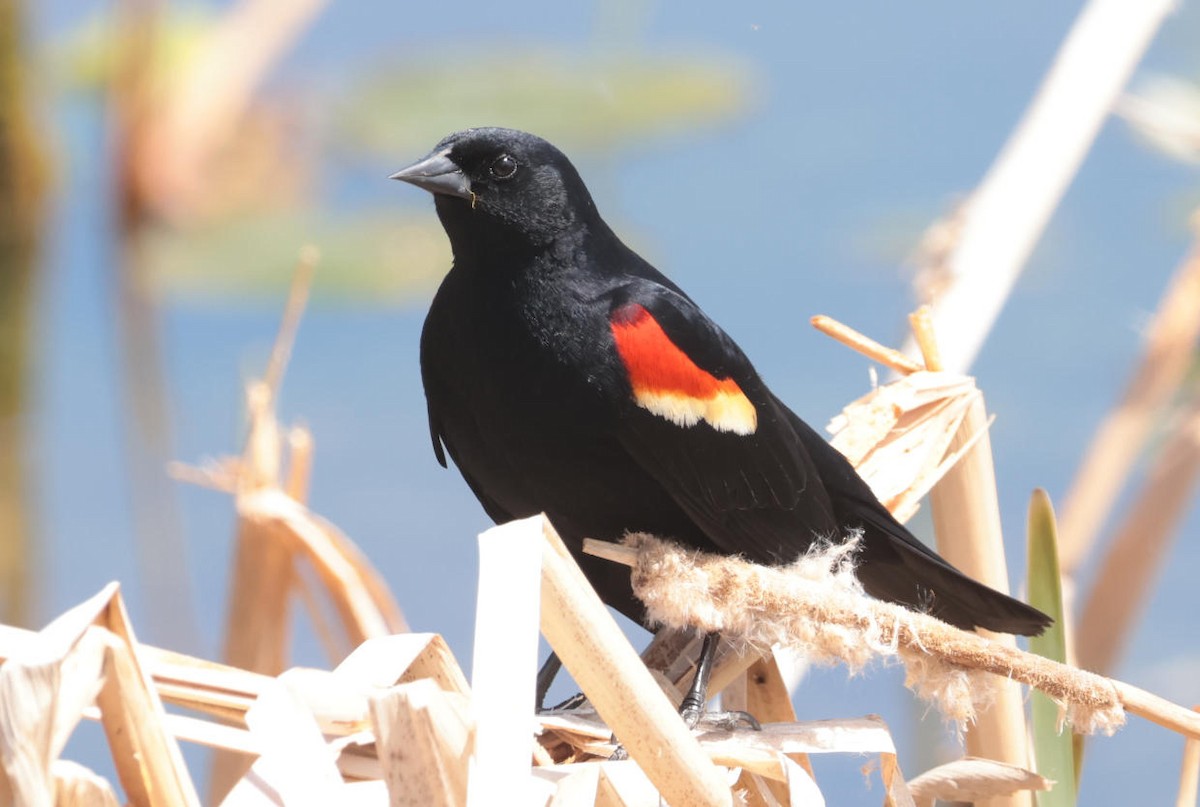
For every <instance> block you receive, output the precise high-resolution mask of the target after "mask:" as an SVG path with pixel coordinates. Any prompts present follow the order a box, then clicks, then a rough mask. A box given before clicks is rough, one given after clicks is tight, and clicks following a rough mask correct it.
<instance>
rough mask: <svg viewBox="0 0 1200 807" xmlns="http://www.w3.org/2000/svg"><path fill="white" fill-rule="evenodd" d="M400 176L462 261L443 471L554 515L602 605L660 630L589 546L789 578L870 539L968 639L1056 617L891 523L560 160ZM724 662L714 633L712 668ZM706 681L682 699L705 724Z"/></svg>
mask: <svg viewBox="0 0 1200 807" xmlns="http://www.w3.org/2000/svg"><path fill="white" fill-rule="evenodd" d="M392 178H393V179H400V180H404V181H405V182H409V183H411V184H413V185H416V186H417V187H420V188H424V189H425V190H427V191H430V192H431V193H433V195H434V200H435V205H436V208H437V214H438V217H439V218H440V219H441V222H442V226H443V227H444V228H445V230H446V235H447V236H448V237H449V239H450V246H451V248H452V250H453V253H454V265H453V267H452V268H451V270H450V272H449V274H447V275H446V277H445V279H444V280H443V281H442V284H441V287H440V288H439V289H438V292H437V295H436V296H435V297H434V300H433V304H432V305H431V307H430V309H429V315H428V317H427V318H426V320H425V327H424V331H423V333H422V335H421V376H422V379H423V381H424V384H425V396H426V400H427V403H428V409H429V428H430V434H431V436H432V438H433V450H434V453H435V454H436V455H437V459H438V461H439V462H440V463H441V464H442V465H443V466H445V465H446V453H447V452H448V453H449V454H450V457H451V458H452V459H453V460H454V463H455V465H457V466H458V468H459V470H460V471H461V472H462V475H463V478H464V479H465V480H466V482H467V484H468V485H469V486H470V487H471V490H472V491H473V492H474V493H475V496H476V497H477V498H478V499H479V501H480V503H481V504H482V505H483V508H484V509H485V510H486V511H487V514H488V515H489V516H490V517H491V518H492V519H494V520H495V521H496V522H504V521H509V520H511V519H514V518H521V517H524V516H530V515H534V514H536V513H539V512H543V511H544V512H545V513H546V514H547V515H548V516H549V518H550V520H551V522H552V523H553V524H554V526H555V527H556V528H557V529H558V531H559V533H560V534H561V535H562V538H563V540H564V542H565V543H566V544H567V546H568V547H569V548H570V550H571V553H572V555H573V556H574V557H575V559H576V560H577V561H578V562H579V564H580V566H582V567H583V571H584V573H585V574H586V575H587V577H588V580H589V581H590V582H591V583H592V585H593V586H594V587H595V588H596V590H597V592H598V593H599V594H600V597H601V598H602V599H603V600H604V601H605V602H606V603H608V604H609V605H611V606H613V607H615V608H616V609H617V610H619V611H621V612H622V613H624V614H625V615H626V616H629V617H630V618H632V619H634V620H637V621H644V619H643V618H644V614H643V609H642V606H641V604H640V603H639V602H638V601H637V600H636V599H635V598H634V596H633V594H632V591H631V589H630V582H629V572H628V570H626V569H624V568H621V567H619V566H616V565H614V564H611V563H609V562H607V561H603V560H599V559H597V558H594V557H591V556H588V555H584V554H583V552H582V542H583V539H584V538H585V537H587V538H599V539H605V540H618V539H620V538H621V537H622V536H623V535H624V534H625V533H627V532H631V531H644V532H649V533H654V534H656V535H661V536H664V537H669V538H673V539H675V540H677V541H680V542H682V543H684V544H687V545H688V546H692V547H695V548H696V549H701V550H704V551H707V552H714V553H722V554H738V555H742V556H744V557H745V558H747V559H749V560H751V561H754V562H757V563H763V564H783V563H789V562H791V561H793V560H794V559H796V557H798V556H799V555H800V554H801V553H803V552H804V551H805V550H806V549H808V547H809V546H810V545H811V544H813V543H814V541H818V540H822V539H830V538H832V539H835V540H840V539H842V538H844V536H846V534H847V533H848V531H850V530H853V529H861V530H862V531H863V532H862V535H863V539H862V542H861V545H860V546H861V548H860V551H859V556H858V576H859V579H860V580H861V581H862V583H863V586H864V588H865V589H866V590H867V592H868V593H870V594H871V595H873V596H875V597H878V598H880V599H883V600H890V601H892V602H898V603H903V604H905V605H908V606H911V607H913V608H916V609H920V610H923V611H926V612H929V613H932V614H933V615H935V616H937V617H939V618H941V619H943V620H945V621H946V622H949V623H951V624H953V625H957V626H959V627H961V628H975V627H983V628H988V629H990V630H994V631H999V632H1003V633H1017V634H1025V635H1031V634H1037V633H1040V632H1041V631H1042V630H1043V629H1044V628H1045V627H1046V626H1047V625H1049V624H1050V622H1051V620H1050V618H1049V617H1047V616H1046V615H1045V614H1043V613H1041V612H1040V611H1038V610H1036V609H1034V608H1032V607H1030V606H1028V605H1026V604H1025V603H1022V602H1020V601H1018V600H1015V599H1013V598H1011V597H1008V596H1005V595H1003V594H1000V593H999V592H997V591H994V590H993V589H990V588H988V587H987V586H984V585H982V584H981V583H978V582H976V581H974V580H972V579H970V578H969V577H966V576H964V575H963V574H962V573H960V572H959V571H958V570H956V569H955V568H954V567H953V566H951V565H950V564H949V563H947V562H946V561H945V560H943V559H942V558H941V557H939V556H938V555H937V554H936V553H934V552H933V551H932V550H930V549H928V548H927V547H926V546H925V545H924V544H922V543H921V542H920V541H919V540H917V539H916V538H915V537H914V536H913V535H912V533H910V532H909V531H908V530H907V529H905V528H904V527H903V526H902V525H901V524H900V523H898V522H897V521H896V520H895V519H894V518H892V516H891V515H890V514H889V513H888V511H887V510H886V509H885V508H884V507H883V505H881V504H880V503H879V501H878V500H877V499H876V498H875V496H874V495H873V494H872V493H871V491H870V489H869V488H868V487H867V485H866V483H865V482H863V480H862V479H861V478H860V477H859V476H858V474H857V473H856V472H855V470H854V469H853V467H851V465H850V464H849V463H848V462H847V461H846V459H845V458H844V457H843V456H842V455H841V454H840V453H839V452H838V451H837V450H836V449H834V448H833V447H832V446H830V445H829V443H827V442H826V441H825V440H824V439H823V438H822V437H821V436H820V435H819V434H817V433H816V432H814V431H813V429H811V428H810V427H809V426H808V424H806V423H805V422H804V421H803V420H801V419H800V418H799V417H797V416H796V415H795V414H794V413H792V411H791V410H790V409H788V407H787V406H785V405H784V404H783V403H782V402H781V401H780V400H779V399H778V398H777V397H775V395H774V394H773V393H772V392H771V390H770V389H769V388H768V387H767V385H766V384H765V383H763V381H762V379H761V378H760V377H759V375H758V373H757V372H756V371H755V369H754V366H753V365H752V364H751V363H750V360H749V359H747V358H746V356H745V354H744V353H742V351H741V349H740V348H739V347H738V346H737V344H735V343H734V341H733V340H732V339H731V338H730V337H729V336H727V335H726V334H725V332H724V331H722V330H721V328H720V327H718V326H717V325H716V323H714V322H713V321H712V320H711V319H709V318H708V317H707V316H706V315H705V314H704V312H703V311H701V310H700V308H699V307H698V306H697V305H696V304H695V303H694V302H693V301H692V300H691V298H689V297H688V296H687V294H685V293H684V292H683V290H682V289H680V288H679V287H678V286H677V285H675V284H674V283H673V282H671V280H669V279H668V278H667V277H666V276H664V275H663V274H662V273H660V272H659V271H658V270H656V269H655V268H654V267H653V266H651V265H650V264H649V263H647V262H646V261H645V260H643V259H642V258H641V257H639V256H638V255H637V254H636V253H635V252H633V250H631V249H629V247H627V246H625V244H624V243H622V242H621V240H620V238H618V237H617V235H616V234H615V233H614V232H613V231H612V230H611V229H610V228H609V226H608V225H607V224H605V222H604V220H603V219H602V218H601V217H600V213H599V212H598V211H597V209H596V205H595V203H594V202H593V201H592V197H591V194H590V193H588V190H587V187H585V185H584V183H583V180H582V179H581V178H580V176H579V174H578V172H577V171H576V170H575V167H574V166H573V165H572V164H571V162H570V161H569V160H568V159H567V158H566V156H565V155H563V153H562V152H560V151H559V150H558V149H556V148H555V147H554V146H552V145H551V144H549V143H547V142H546V141H545V140H542V139H541V138H539V137H535V136H534V135H531V134H527V133H525V132H519V131H514V130H511V129H498V128H481V129H469V130H466V131H462V132H457V133H455V134H452V135H450V136H449V137H447V138H445V139H444V140H442V142H440V143H439V144H438V145H437V146H436V147H435V148H434V150H433V151H432V152H431V153H430V154H429V156H427V157H425V158H424V159H422V160H420V161H419V162H417V163H414V164H413V165H411V166H409V167H407V168H405V169H403V170H401V171H399V172H398V173H396V174H394V175H393V176H392ZM715 649H716V637H715V636H710V637H706V642H705V645H704V652H702V661H705V662H706V664H705V670H707V668H708V665H710V664H711V660H712V655H713V651H715ZM555 669H557V668H555ZM706 678H707V676H706V675H697V676H696V685H695V686H694V687H693V691H692V692H691V693H689V698H688V699H687V700H686V701H685V704H684V707H685V708H684V709H683V710H682V711H683V713H684V715H685V718H687V719H688V720H689V722H691V723H694V722H695V720H696V718H697V717H698V716H699V713H700V711H701V710H702V709H703V705H704V698H705V696H706V692H705V691H704V690H705V688H706V685H707V682H706V680H702V679H706ZM546 685H548V682H546ZM539 694H544V693H539ZM697 701H698V702H697Z"/></svg>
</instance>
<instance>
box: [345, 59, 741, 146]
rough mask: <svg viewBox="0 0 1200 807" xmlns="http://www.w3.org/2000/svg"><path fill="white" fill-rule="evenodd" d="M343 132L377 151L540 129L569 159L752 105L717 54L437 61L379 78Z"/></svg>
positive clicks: (359, 97) (357, 102) (730, 65)
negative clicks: (478, 130) (483, 131)
mask: <svg viewBox="0 0 1200 807" xmlns="http://www.w3.org/2000/svg"><path fill="white" fill-rule="evenodd" d="M373 75H374V76H375V77H374V78H372V79H369V80H368V81H367V82H366V83H365V84H364V85H363V87H362V88H361V89H360V91H359V92H358V93H356V94H354V95H352V96H351V99H350V102H349V104H348V108H347V110H346V113H345V115H344V116H340V117H339V122H340V128H341V129H342V131H344V132H345V134H346V136H347V137H348V139H350V140H351V141H352V142H354V143H356V144H360V145H361V146H362V147H363V148H365V149H367V150H369V151H371V152H374V153H376V154H380V155H385V156H387V157H389V158H394V156H395V155H396V154H400V153H408V152H411V151H422V150H427V149H429V148H432V147H433V145H434V144H435V143H436V142H437V141H438V140H440V139H441V138H442V137H444V136H445V135H447V134H449V133H450V132H453V131H457V130H459V129H463V128H466V127H469V126H507V127H511V128H518V129H525V130H526V131H531V132H535V133H537V134H538V135H540V136H542V137H545V138H546V139H547V140H550V141H552V142H555V143H562V144H563V145H564V146H566V145H568V144H569V147H570V150H571V151H572V152H573V153H578V152H580V151H584V150H590V151H607V150H611V149H614V148H617V147H620V146H627V145H629V144H631V143H634V142H644V141H645V140H646V139H647V138H649V137H651V136H654V135H661V134H665V133H671V132H677V131H686V130H690V129H693V128H695V127H700V126H711V125H713V124H714V123H718V122H721V121H727V120H731V119H734V118H736V117H737V116H739V115H741V114H743V113H744V112H745V111H746V110H747V109H748V108H749V106H750V105H751V102H752V98H753V90H752V88H753V83H752V81H751V79H750V75H749V73H748V71H747V69H746V68H745V67H744V66H742V65H741V64H739V63H737V62H734V61H732V60H729V59H722V58H719V57H716V56H713V55H705V56H703V57H700V56H683V55H678V56H650V55H647V54H640V53H636V52H628V53H622V54H619V55H616V54H605V55H604V56H592V55H588V54H587V53H582V54H580V53H568V52H558V51H551V50H546V49H543V50H533V51H528V50H526V51H517V50H512V51H507V52H505V51H498V52H495V53H487V54H483V55H478V54H472V55H463V56H461V57H453V56H450V57H447V56H444V55H442V56H439V57H438V58H437V60H436V61H432V60H431V61H416V62H411V63H405V64H401V65H397V66H395V67H392V68H390V69H384V70H380V71H378V72H374V71H373Z"/></svg>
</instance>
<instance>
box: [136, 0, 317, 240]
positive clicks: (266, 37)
mask: <svg viewBox="0 0 1200 807" xmlns="http://www.w3.org/2000/svg"><path fill="white" fill-rule="evenodd" d="M326 1H327V0H300V1H299V2H295V0H241V1H240V2H238V3H235V4H233V5H232V6H231V7H230V8H229V9H228V10H227V11H226V12H225V13H224V15H223V16H222V19H221V20H220V21H219V23H218V24H217V25H216V26H214V27H213V29H212V31H211V32H210V33H208V34H207V36H206V37H205V39H204V41H202V42H201V43H199V45H198V46H197V48H196V49H195V54H196V55H195V56H194V58H192V59H191V61H190V62H189V63H188V64H187V65H185V66H184V69H182V70H177V71H174V72H173V73H171V74H170V75H168V76H158V77H157V79H158V84H157V85H154V86H147V87H146V88H144V89H143V92H142V97H141V98H140V102H141V104H142V105H143V106H144V107H145V109H146V112H145V113H144V114H143V115H142V120H141V127H142V128H141V131H139V133H138V134H139V137H138V140H139V148H138V149H137V155H136V157H137V159H136V161H135V162H134V164H133V166H132V168H133V170H134V172H135V173H134V177H135V179H136V181H137V188H138V191H139V192H140V194H141V195H142V196H143V202H144V203H148V204H149V205H151V206H152V207H153V208H154V210H155V212H156V213H158V214H159V215H162V216H164V217H167V218H174V219H182V218H184V217H186V216H188V215H190V214H193V213H195V212H196V211H197V209H198V208H202V206H203V202H204V199H205V194H204V191H205V188H206V180H207V179H208V178H209V177H210V176H211V173H212V171H211V168H212V165H211V164H212V160H213V157H214V156H215V155H217V154H218V153H219V152H220V151H221V149H223V148H225V147H226V146H227V145H228V144H229V142H230V141H231V140H232V139H233V137H234V136H235V135H236V134H237V132H238V129H239V127H240V126H241V125H242V124H243V122H244V120H245V114H246V111H247V110H248V109H249V107H250V104H251V101H252V100H253V97H254V93H255V92H256V91H257V89H258V87H259V85H260V84H261V83H262V82H263V80H264V79H265V78H266V76H267V74H268V73H269V71H270V70H271V68H272V67H274V65H276V64H277V63H278V62H279V60H280V58H281V57H282V56H283V54H284V53H285V52H286V51H287V50H288V49H289V48H290V47H291V46H292V44H293V43H294V42H295V41H296V40H297V39H298V38H299V37H300V35H301V34H302V33H303V32H304V30H305V28H307V27H308V25H309V24H310V23H311V22H312V20H313V19H315V18H316V16H317V15H318V14H319V13H320V11H321V9H322V8H323V7H324V6H325V4H326ZM149 113H153V114H149Z"/></svg>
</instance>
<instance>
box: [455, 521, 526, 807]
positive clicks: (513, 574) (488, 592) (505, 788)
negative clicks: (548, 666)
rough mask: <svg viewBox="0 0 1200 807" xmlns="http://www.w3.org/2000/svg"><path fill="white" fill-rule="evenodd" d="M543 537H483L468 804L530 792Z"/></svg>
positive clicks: (514, 532)
mask: <svg viewBox="0 0 1200 807" xmlns="http://www.w3.org/2000/svg"><path fill="white" fill-rule="evenodd" d="M544 544H545V539H544V538H543V537H542V535H541V531H540V530H538V529H536V528H533V529H531V528H530V525H528V524H525V523H523V522H520V521H517V522H510V523H509V524H504V525H501V526H498V527H495V528H493V529H490V530H488V531H487V532H486V533H483V534H482V535H480V536H479V585H478V590H477V591H478V593H477V597H476V608H475V651H474V654H473V663H472V672H471V692H472V699H471V715H472V717H473V718H474V726H475V728H474V731H475V734H474V745H473V749H472V755H471V765H470V775H469V784H468V788H467V804H468V805H470V807H487V805H489V804H494V803H495V801H494V800H495V797H496V794H497V793H506V794H511V797H512V798H513V799H514V800H518V801H524V800H525V799H526V798H527V794H528V793H529V791H530V787H531V784H532V782H531V780H530V773H529V755H530V747H531V744H530V738H529V717H530V715H532V714H534V712H535V709H536V704H535V702H534V689H535V679H536V678H537V669H538V624H539V622H540V619H539V614H538V609H539V607H540V590H541V578H542V568H541V566H542V547H543V545H544Z"/></svg>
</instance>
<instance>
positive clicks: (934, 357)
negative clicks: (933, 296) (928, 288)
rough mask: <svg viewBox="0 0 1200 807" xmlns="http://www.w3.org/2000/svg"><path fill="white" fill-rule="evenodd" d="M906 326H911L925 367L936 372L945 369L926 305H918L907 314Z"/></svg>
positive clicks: (931, 315) (931, 316)
mask: <svg viewBox="0 0 1200 807" xmlns="http://www.w3.org/2000/svg"><path fill="white" fill-rule="evenodd" d="M908 326H909V327H910V328H912V333H913V338H914V339H915V340H916V342H917V347H918V348H919V349H920V351H921V358H922V360H924V362H925V369H926V370H928V371H929V372H931V373H937V372H940V371H942V370H944V369H945V365H944V364H943V363H942V351H941V349H940V348H939V347H938V343H937V338H936V336H935V335H934V332H933V312H932V311H931V309H930V308H929V306H928V305H923V306H921V307H919V308H918V309H917V310H916V311H914V312H912V313H911V314H909V315H908Z"/></svg>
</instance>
